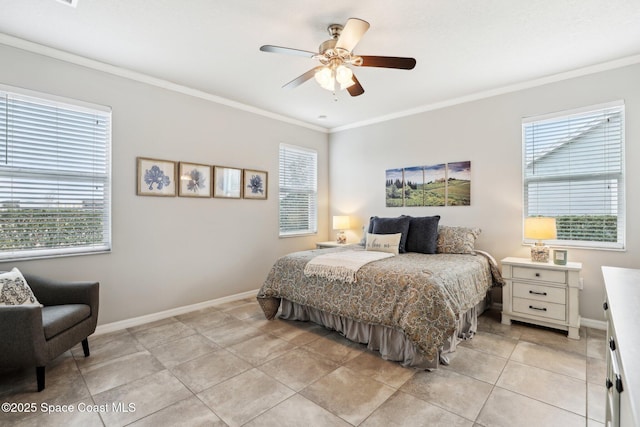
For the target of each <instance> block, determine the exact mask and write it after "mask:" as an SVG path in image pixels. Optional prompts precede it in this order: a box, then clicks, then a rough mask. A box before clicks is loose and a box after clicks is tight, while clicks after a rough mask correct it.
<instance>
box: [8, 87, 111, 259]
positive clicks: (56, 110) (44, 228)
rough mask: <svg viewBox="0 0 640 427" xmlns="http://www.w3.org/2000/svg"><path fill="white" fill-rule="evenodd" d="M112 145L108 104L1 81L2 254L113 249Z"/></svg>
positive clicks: (38, 254) (37, 254)
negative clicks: (23, 89)
mask: <svg viewBox="0 0 640 427" xmlns="http://www.w3.org/2000/svg"><path fill="white" fill-rule="evenodd" d="M45 97H46V98H45ZM110 144H111V112H110V110H109V109H108V108H106V107H97V106H87V105H85V104H84V103H80V102H78V103H77V104H75V103H74V101H67V100H64V101H60V100H53V99H51V98H49V97H47V96H46V95H42V97H40V96H37V97H36V96H32V95H31V94H29V95H25V94H22V93H14V92H9V91H3V90H2V88H0V260H1V259H17V258H33V257H49V256H56V255H69V254H77V253H87V252H99V251H108V250H110V247H111V226H110V210H111V209H110V188H109V184H110V163H109V158H110Z"/></svg>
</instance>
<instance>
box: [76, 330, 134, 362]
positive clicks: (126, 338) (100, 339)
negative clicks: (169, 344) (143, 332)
mask: <svg viewBox="0 0 640 427" xmlns="http://www.w3.org/2000/svg"><path fill="white" fill-rule="evenodd" d="M144 349H145V348H144V346H142V344H140V343H139V342H138V340H136V339H135V337H134V336H133V335H132V334H131V333H130V332H129V331H127V330H124V331H119V332H117V333H112V334H106V335H98V336H97V337H96V338H93V337H89V352H90V355H89V357H84V352H83V350H82V346H81V345H80V344H78V345H76V346H75V347H74V348H73V349H72V353H73V357H75V359H76V361H77V363H78V366H80V367H84V366H90V365H94V364H96V363H103V362H105V361H108V360H112V359H115V358H118V357H120V356H126V355H128V354H133V353H138V352H140V351H143V350H144Z"/></svg>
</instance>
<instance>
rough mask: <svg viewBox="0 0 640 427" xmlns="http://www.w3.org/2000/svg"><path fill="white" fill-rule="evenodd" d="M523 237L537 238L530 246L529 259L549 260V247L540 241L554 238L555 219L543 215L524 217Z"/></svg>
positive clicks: (535, 260) (537, 260) (536, 260)
mask: <svg viewBox="0 0 640 427" xmlns="http://www.w3.org/2000/svg"><path fill="white" fill-rule="evenodd" d="M524 237H525V239H535V240H537V242H536V243H535V245H533V246H531V261H534V262H549V247H548V246H545V245H544V243H543V242H542V241H543V240H551V239H555V238H556V219H555V218H549V217H543V216H534V217H529V218H525V220H524Z"/></svg>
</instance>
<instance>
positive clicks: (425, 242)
mask: <svg viewBox="0 0 640 427" xmlns="http://www.w3.org/2000/svg"><path fill="white" fill-rule="evenodd" d="M438 221H440V215H434V216H422V217H416V218H414V217H411V220H410V221H409V233H408V234H407V245H406V248H405V249H406V250H407V252H419V253H421V254H435V253H436V249H437V248H438Z"/></svg>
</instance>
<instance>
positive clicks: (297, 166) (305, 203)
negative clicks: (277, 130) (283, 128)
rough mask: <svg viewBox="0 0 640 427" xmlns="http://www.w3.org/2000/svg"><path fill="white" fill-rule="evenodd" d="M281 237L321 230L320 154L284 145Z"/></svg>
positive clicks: (281, 181) (280, 179)
mask: <svg viewBox="0 0 640 427" xmlns="http://www.w3.org/2000/svg"><path fill="white" fill-rule="evenodd" d="M279 172H280V176H279V187H280V236H292V235H300V234H313V233H316V232H317V231H318V154H317V152H316V151H314V150H310V149H307V148H301V147H296V146H292V145H287V144H280V171H279Z"/></svg>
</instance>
